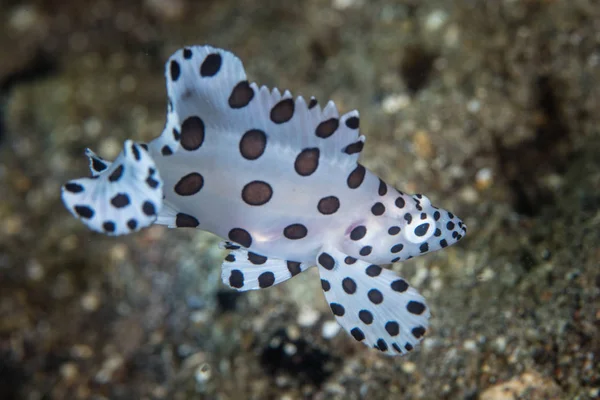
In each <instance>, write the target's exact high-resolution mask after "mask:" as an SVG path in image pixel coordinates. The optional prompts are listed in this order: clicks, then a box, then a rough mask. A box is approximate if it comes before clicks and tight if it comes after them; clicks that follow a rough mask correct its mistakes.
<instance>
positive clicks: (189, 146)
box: [181, 116, 205, 151]
mask: <svg viewBox="0 0 600 400" xmlns="http://www.w3.org/2000/svg"><path fill="white" fill-rule="evenodd" d="M204 133H205V131H204V121H202V119H201V118H200V117H197V116H192V117H188V118H186V119H185V121H183V124H181V147H183V148H184V149H185V150H187V151H194V150H198V149H199V148H200V146H202V144H203V143H204Z"/></svg>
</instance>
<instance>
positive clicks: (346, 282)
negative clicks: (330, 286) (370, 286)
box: [342, 278, 356, 294]
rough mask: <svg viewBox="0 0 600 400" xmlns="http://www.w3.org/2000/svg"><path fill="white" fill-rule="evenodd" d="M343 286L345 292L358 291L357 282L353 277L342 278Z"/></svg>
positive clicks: (352, 292)
mask: <svg viewBox="0 0 600 400" xmlns="http://www.w3.org/2000/svg"><path fill="white" fill-rule="evenodd" d="M342 288H343V289H344V292H346V293H348V294H354V293H355V292H356V282H354V279H352V278H344V279H343V280H342Z"/></svg>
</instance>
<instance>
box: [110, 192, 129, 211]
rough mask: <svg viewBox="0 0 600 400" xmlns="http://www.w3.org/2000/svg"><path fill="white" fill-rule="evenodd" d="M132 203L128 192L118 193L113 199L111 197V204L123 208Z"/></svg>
mask: <svg viewBox="0 0 600 400" xmlns="http://www.w3.org/2000/svg"><path fill="white" fill-rule="evenodd" d="M129 203H130V201H129V196H128V195H127V194H126V193H117V194H116V195H115V196H114V197H113V198H112V199H110V204H112V205H113V207H115V208H123V207H126V206H128V205H129Z"/></svg>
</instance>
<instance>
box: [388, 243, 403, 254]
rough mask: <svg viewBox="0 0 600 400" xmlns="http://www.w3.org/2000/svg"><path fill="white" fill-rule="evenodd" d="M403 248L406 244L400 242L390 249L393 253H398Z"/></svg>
mask: <svg viewBox="0 0 600 400" xmlns="http://www.w3.org/2000/svg"><path fill="white" fill-rule="evenodd" d="M403 248H404V245H403V244H402V243H398V244H395V245H393V246H392V248H391V250H390V251H391V252H392V253H394V254H396V253H400V252H401V251H402V249H403Z"/></svg>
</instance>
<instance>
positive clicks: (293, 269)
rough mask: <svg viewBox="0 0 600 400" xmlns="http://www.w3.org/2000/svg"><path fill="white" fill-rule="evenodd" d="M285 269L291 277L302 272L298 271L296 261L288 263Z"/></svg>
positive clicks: (298, 264) (298, 265)
mask: <svg viewBox="0 0 600 400" xmlns="http://www.w3.org/2000/svg"><path fill="white" fill-rule="evenodd" d="M287 269H288V271H290V274H291V275H292V276H296V275H298V274H299V273H300V272H302V269H300V263H299V262H297V261H288V262H287Z"/></svg>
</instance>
